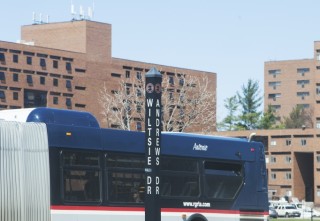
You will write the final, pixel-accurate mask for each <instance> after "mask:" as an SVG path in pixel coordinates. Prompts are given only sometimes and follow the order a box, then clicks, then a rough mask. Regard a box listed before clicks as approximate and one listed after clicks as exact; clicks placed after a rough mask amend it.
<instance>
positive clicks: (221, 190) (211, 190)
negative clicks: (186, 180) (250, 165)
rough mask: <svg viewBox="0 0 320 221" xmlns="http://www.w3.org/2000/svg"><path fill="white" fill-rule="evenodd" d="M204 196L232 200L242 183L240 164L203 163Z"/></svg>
mask: <svg viewBox="0 0 320 221" xmlns="http://www.w3.org/2000/svg"><path fill="white" fill-rule="evenodd" d="M204 171H205V174H204V177H205V179H204V180H205V194H206V196H207V197H209V198H214V199H224V200H232V199H234V198H235V196H236V194H237V193H238V191H239V189H240V187H241V185H242V183H243V169H242V165H241V164H236V163H227V162H213V161H205V162H204Z"/></svg>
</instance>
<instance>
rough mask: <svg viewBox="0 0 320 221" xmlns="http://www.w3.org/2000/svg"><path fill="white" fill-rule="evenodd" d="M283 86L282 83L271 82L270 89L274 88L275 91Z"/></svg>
mask: <svg viewBox="0 0 320 221" xmlns="http://www.w3.org/2000/svg"><path fill="white" fill-rule="evenodd" d="M280 85H281V81H271V82H269V87H272V88H273V89H277V87H278V86H280Z"/></svg>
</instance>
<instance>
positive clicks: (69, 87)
mask: <svg viewBox="0 0 320 221" xmlns="http://www.w3.org/2000/svg"><path fill="white" fill-rule="evenodd" d="M66 88H68V89H71V88H72V85H71V81H70V80H66Z"/></svg>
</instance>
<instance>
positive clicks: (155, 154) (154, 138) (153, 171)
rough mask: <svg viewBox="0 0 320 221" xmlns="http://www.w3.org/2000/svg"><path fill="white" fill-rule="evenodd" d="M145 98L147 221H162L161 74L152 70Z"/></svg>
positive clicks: (147, 80) (147, 79)
mask: <svg viewBox="0 0 320 221" xmlns="http://www.w3.org/2000/svg"><path fill="white" fill-rule="evenodd" d="M145 78H146V83H145V90H146V93H145V94H146V98H145V179H146V182H145V202H144V205H145V221H161V208H160V182H161V180H160V172H159V171H160V154H161V151H160V150H161V112H162V111H161V108H162V107H161V93H162V91H161V90H162V89H161V82H162V76H161V73H160V72H159V71H158V70H157V69H156V68H152V69H150V71H148V72H147V73H146V76H145Z"/></svg>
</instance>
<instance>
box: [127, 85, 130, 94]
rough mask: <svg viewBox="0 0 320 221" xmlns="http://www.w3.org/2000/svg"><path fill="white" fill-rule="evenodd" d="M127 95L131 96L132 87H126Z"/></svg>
mask: <svg viewBox="0 0 320 221" xmlns="http://www.w3.org/2000/svg"><path fill="white" fill-rule="evenodd" d="M126 94H127V95H130V87H128V86H126Z"/></svg>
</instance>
